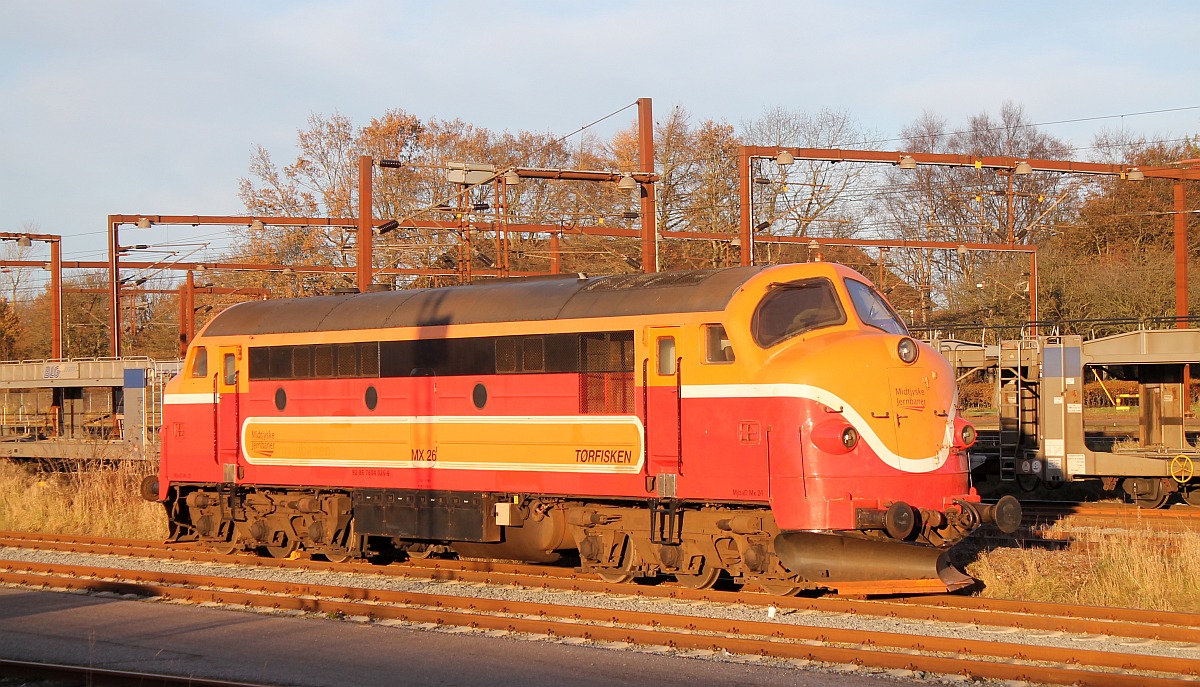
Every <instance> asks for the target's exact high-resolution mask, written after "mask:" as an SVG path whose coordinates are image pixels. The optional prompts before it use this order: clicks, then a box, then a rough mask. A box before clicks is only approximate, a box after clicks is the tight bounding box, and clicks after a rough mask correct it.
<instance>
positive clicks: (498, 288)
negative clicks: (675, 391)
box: [204, 267, 764, 336]
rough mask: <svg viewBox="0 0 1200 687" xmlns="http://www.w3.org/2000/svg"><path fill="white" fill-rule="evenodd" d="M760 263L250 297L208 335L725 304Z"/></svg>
mask: <svg viewBox="0 0 1200 687" xmlns="http://www.w3.org/2000/svg"><path fill="white" fill-rule="evenodd" d="M762 269H764V268H763V267H738V268H729V269H720V270H702V271H695V272H675V273H659V274H636V275H614V276H608V277H592V278H586V279H580V278H578V277H575V276H569V277H562V278H553V279H547V278H535V279H527V280H520V279H510V280H494V281H486V282H480V283H476V284H473V285H471V286H452V287H448V288H442V289H413V290H408V291H386V292H375V293H363V294H352V295H346V296H319V297H314V298H288V299H279V300H267V301H253V302H249V303H242V304H239V305H236V306H234V307H232V308H229V309H227V310H225V311H224V312H222V313H221V314H220V315H217V317H216V318H214V319H213V321H212V322H211V323H209V325H208V327H207V328H206V329H205V331H204V334H205V335H206V336H225V335H237V334H286V333H293V332H311V331H345V330H350V329H381V328H387V327H421V326H436V325H451V324H477V323H485V322H514V321H518V322H519V321H538V320H555V319H570V318H580V317H613V316H625V315H650V314H658V313H670V312H713V311H719V310H723V309H724V308H725V306H726V305H727V304H728V303H729V299H730V298H732V297H733V294H734V293H736V291H737V289H738V287H740V286H741V285H742V284H744V283H745V282H746V280H748V279H749V278H750V277H752V276H753V275H755V274H757V273H758V272H759V271H761V270H762Z"/></svg>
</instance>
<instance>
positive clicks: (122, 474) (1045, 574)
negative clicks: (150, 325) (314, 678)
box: [0, 462, 1200, 612]
mask: <svg viewBox="0 0 1200 687" xmlns="http://www.w3.org/2000/svg"><path fill="white" fill-rule="evenodd" d="M149 468H150V466H148V465H138V464H125V465H124V466H122V467H116V468H104V469H94V470H88V471H77V472H69V473H64V472H43V471H39V470H37V468H36V466H29V465H19V464H15V463H12V462H0V530H23V531H38V532H48V533H58V534H92V535H96V536H109V537H131V538H143V539H163V538H165V537H166V517H165V514H164V512H163V509H162V506H161V505H159V504H156V503H148V502H146V501H143V500H142V499H141V498H140V497H139V496H138V485H139V483H140V482H141V479H142V477H143V476H144V475H145V474H146V472H147V470H148V469H149ZM1072 533H1073V534H1074V536H1076V537H1080V536H1086V542H1087V543H1086V545H1085V546H1078V547H1075V548H1073V549H1070V550H1065V551H1047V550H1041V549H1022V548H995V549H990V550H981V551H976V552H971V551H969V550H958V551H956V553H958V554H959V556H962V557H965V558H960V562H962V563H964V564H965V568H966V571H967V572H968V573H969V574H970V575H972V576H973V577H975V578H977V579H979V580H981V581H982V582H983V583H984V589H983V591H982V592H981V594H982V595H983V596H988V597H996V598H1011V599H1029V600H1033V601H1057V602H1064V603H1078V604H1086V605H1093V606H1117V607H1124V608H1146V609H1153V610H1163V611H1187V612H1200V533H1196V532H1175V533H1169V534H1167V533H1163V532H1160V531H1154V530H1149V529H1146V530H1141V531H1138V530H1127V531H1112V530H1105V531H1093V532H1089V533H1087V534H1086V535H1080V534H1079V533H1078V530H1073V532H1072Z"/></svg>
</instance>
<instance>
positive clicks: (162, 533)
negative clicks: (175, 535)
mask: <svg viewBox="0 0 1200 687" xmlns="http://www.w3.org/2000/svg"><path fill="white" fill-rule="evenodd" d="M149 467H150V466H147V465H140V464H133V463H124V464H122V465H120V466H118V467H105V468H95V469H88V470H82V469H81V470H78V471H75V472H50V471H41V470H39V469H38V468H37V466H34V465H22V464H17V463H12V462H8V461H3V462H0V530H19V531H30V532H47V533H52V534H90V535H95V536H102V537H131V538H142V539H164V538H165V537H166V536H167V525H166V513H165V511H164V510H163V507H162V506H161V505H160V504H157V503H150V502H148V501H143V500H142V499H141V497H140V496H138V485H139V484H140V483H141V481H142V477H143V476H145V474H146V473H147V471H148V469H149Z"/></svg>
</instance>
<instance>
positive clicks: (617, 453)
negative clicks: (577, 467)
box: [575, 448, 633, 464]
mask: <svg viewBox="0 0 1200 687" xmlns="http://www.w3.org/2000/svg"><path fill="white" fill-rule="evenodd" d="M575 462H576V463H610V464H611V463H622V464H630V463H632V462H633V451H629V450H627V449H587V448H577V449H575Z"/></svg>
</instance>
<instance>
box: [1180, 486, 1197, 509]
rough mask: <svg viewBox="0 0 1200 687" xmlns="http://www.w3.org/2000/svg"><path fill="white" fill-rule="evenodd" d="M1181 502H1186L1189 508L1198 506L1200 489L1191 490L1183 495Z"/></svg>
mask: <svg viewBox="0 0 1200 687" xmlns="http://www.w3.org/2000/svg"><path fill="white" fill-rule="evenodd" d="M1183 500H1184V501H1187V503H1188V505H1189V506H1200V489H1193V490H1191V491H1189V492H1187V493H1186V494H1184V495H1183Z"/></svg>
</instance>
